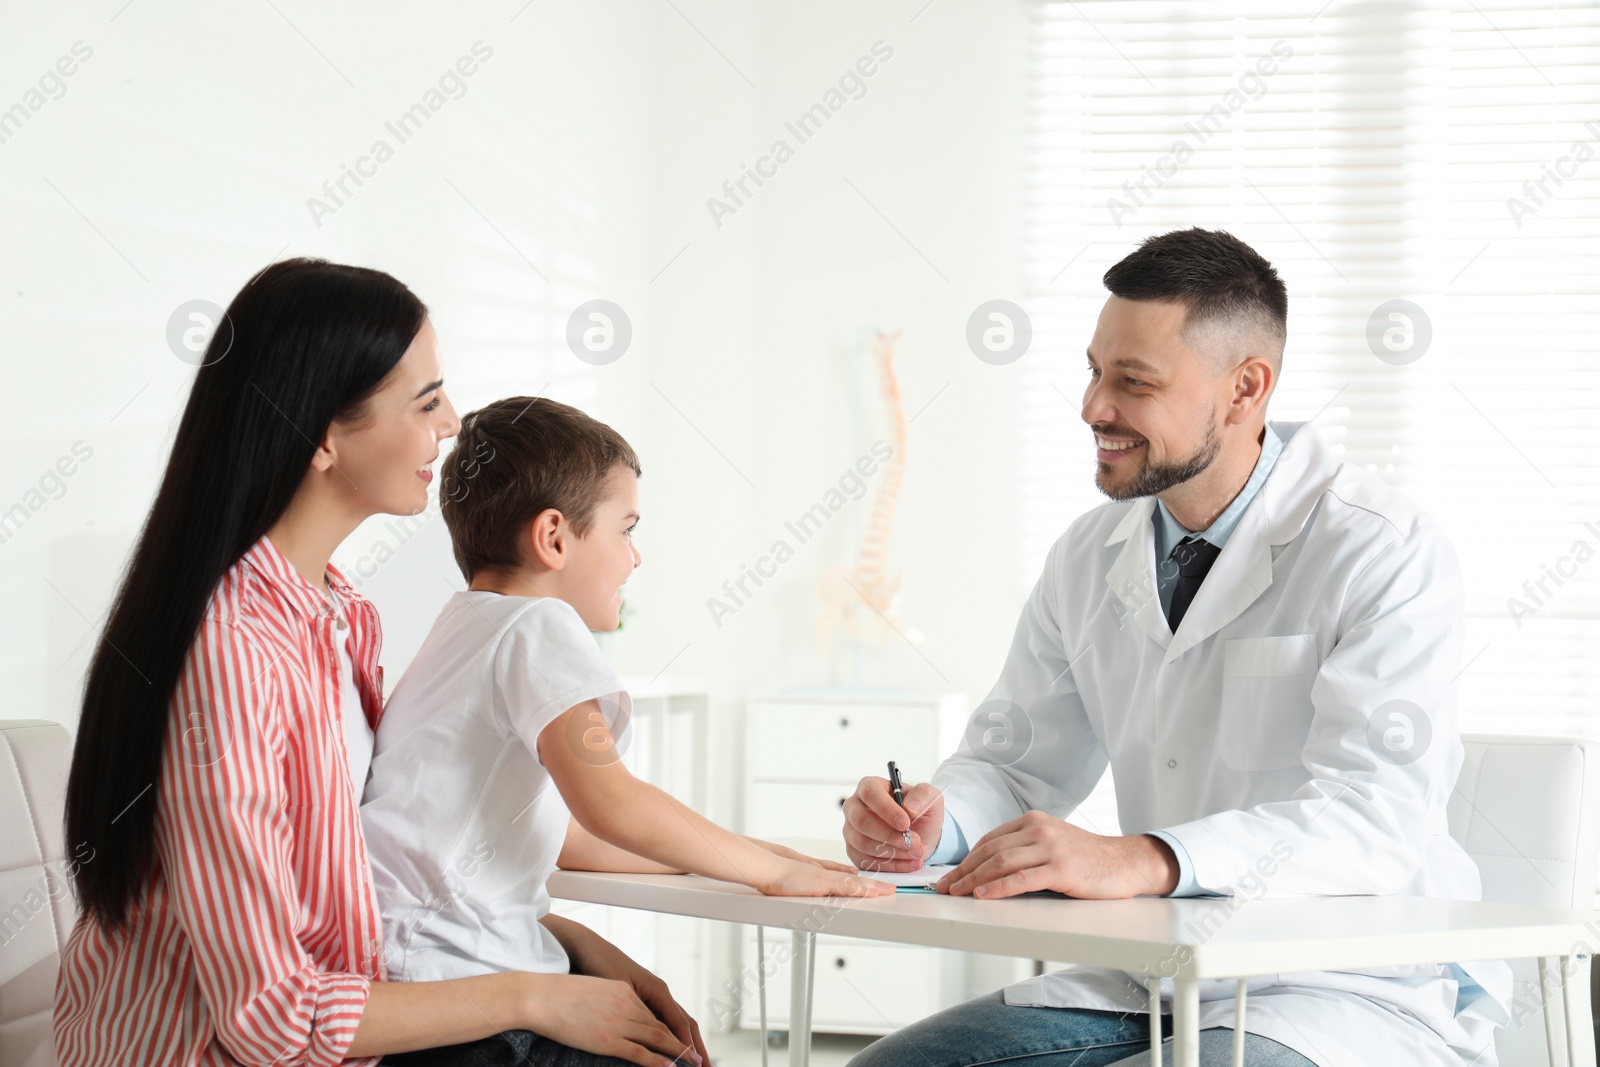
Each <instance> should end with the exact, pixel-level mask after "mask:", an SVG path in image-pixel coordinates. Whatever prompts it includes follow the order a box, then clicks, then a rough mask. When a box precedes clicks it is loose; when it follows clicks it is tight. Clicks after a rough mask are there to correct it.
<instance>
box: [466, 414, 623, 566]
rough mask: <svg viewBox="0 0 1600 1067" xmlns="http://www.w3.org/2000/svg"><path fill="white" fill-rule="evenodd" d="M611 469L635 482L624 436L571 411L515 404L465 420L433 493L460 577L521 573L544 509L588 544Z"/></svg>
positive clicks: (471, 415)
mask: <svg viewBox="0 0 1600 1067" xmlns="http://www.w3.org/2000/svg"><path fill="white" fill-rule="evenodd" d="M617 466H623V467H627V468H628V469H629V470H631V471H633V473H634V475H635V476H636V477H637V476H638V475H639V474H640V470H639V457H638V456H637V455H635V454H634V451H633V449H632V448H631V447H630V446H629V445H628V442H627V441H625V440H623V438H622V435H621V434H619V433H618V432H617V431H615V430H613V429H612V428H611V427H609V426H607V425H606V424H605V423H603V422H599V421H598V420H596V419H592V418H590V417H589V416H588V415H585V414H584V413H583V412H581V411H579V410H578V409H577V408H575V407H569V406H568V405H566V404H560V403H557V402H556V401H554V400H547V399H545V398H543V397H528V396H513V397H507V398H506V399H504V400H497V401H495V402H494V403H492V404H489V405H486V406H485V407H481V408H479V409H478V410H477V411H473V412H469V413H468V414H467V415H465V416H464V417H463V418H462V419H461V432H460V433H459V434H457V435H456V447H455V449H454V450H453V451H452V452H451V453H450V456H449V458H447V459H446V460H445V462H444V470H443V472H442V473H443V475H444V477H443V479H442V481H441V483H440V488H439V498H440V510H441V511H443V513H444V522H445V525H446V526H447V527H449V529H450V542H451V545H452V546H453V549H454V551H455V556H456V564H457V565H458V566H459V567H460V568H461V573H462V574H463V575H465V576H466V578H467V580H468V581H471V580H472V578H473V576H474V575H475V574H477V573H478V572H479V571H482V570H489V569H493V570H510V569H513V568H516V567H520V566H522V564H523V562H524V561H523V554H522V549H521V544H522V539H523V536H524V534H525V533H526V532H527V529H528V524H529V523H530V522H532V521H533V520H534V519H535V518H536V517H537V516H538V515H539V513H540V512H543V511H545V510H547V509H549V508H554V509H555V510H557V511H559V512H561V514H562V515H563V516H565V517H566V519H567V521H568V522H570V523H571V524H572V528H573V530H574V531H575V532H576V533H577V535H578V536H579V537H583V536H586V535H587V534H588V532H589V528H590V526H591V525H592V524H593V522H594V511H595V508H596V507H597V506H598V505H599V504H600V502H601V501H602V500H604V499H605V496H606V479H607V478H608V477H610V475H611V470H612V468H614V467H617Z"/></svg>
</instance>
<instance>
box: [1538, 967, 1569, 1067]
mask: <svg viewBox="0 0 1600 1067" xmlns="http://www.w3.org/2000/svg"><path fill="white" fill-rule="evenodd" d="M1560 962H1561V961H1560V960H1558V959H1556V958H1555V957H1554V956H1540V957H1539V1006H1540V1008H1542V1009H1543V1011H1542V1014H1543V1015H1544V1041H1545V1050H1546V1055H1548V1056H1549V1058H1550V1063H1551V1067H1560V1065H1561V1064H1564V1063H1566V1057H1565V1053H1564V1052H1563V1050H1564V1049H1565V1048H1566V1047H1567V1038H1566V1034H1565V1033H1564V1032H1563V1028H1562V1026H1561V1012H1560V1007H1561V1002H1560V1001H1559V1000H1558V999H1557V998H1556V995H1555V990H1557V989H1559V988H1561V967H1560Z"/></svg>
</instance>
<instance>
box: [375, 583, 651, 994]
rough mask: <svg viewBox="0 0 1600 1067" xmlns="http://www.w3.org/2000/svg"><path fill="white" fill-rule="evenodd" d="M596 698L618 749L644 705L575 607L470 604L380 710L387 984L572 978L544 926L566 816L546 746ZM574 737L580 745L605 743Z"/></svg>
mask: <svg viewBox="0 0 1600 1067" xmlns="http://www.w3.org/2000/svg"><path fill="white" fill-rule="evenodd" d="M593 699H599V701H600V706H601V708H602V711H603V715H604V717H605V720H606V725H607V726H609V727H610V728H611V730H612V731H613V733H614V734H615V735H616V736H617V740H618V744H619V745H620V744H621V738H622V734H623V733H624V731H625V730H626V727H627V721H628V717H629V715H630V713H631V710H632V702H631V700H630V698H629V697H628V694H627V693H626V692H624V691H623V688H622V683H621V682H619V681H618V680H617V677H616V674H615V673H614V672H613V671H612V670H611V667H610V665H608V664H607V663H606V661H605V660H604V659H603V658H602V657H601V655H600V650H599V648H598V647H597V646H596V644H595V640H594V636H593V635H592V634H591V633H590V632H589V630H588V628H587V627H586V626H584V624H583V620H582V619H580V618H579V617H578V613H577V611H576V610H574V609H573V607H572V605H570V604H568V603H567V602H566V601H564V600H558V599H555V598H553V597H515V596H501V595H500V594H498V593H485V592H465V593H457V594H456V595H455V596H453V597H451V598H450V601H449V602H448V603H447V604H446V605H445V607H444V610H443V611H441V612H440V613H439V618H438V619H437V620H436V621H435V622H434V624H433V629H432V631H430V632H429V634H428V637H427V640H425V641H424V642H423V643H422V648H421V649H420V650H418V652H417V655H416V658H415V659H414V660H412V662H411V666H410V667H409V668H407V670H406V673H405V675H404V677H402V678H401V679H400V684H399V685H398V686H396V687H395V691H394V695H393V696H392V697H390V699H389V703H388V706H387V708H386V709H385V710H384V713H383V719H382V721H381V722H380V724H379V726H378V738H377V748H376V750H375V752H374V754H373V758H372V773H371V776H370V778H369V780H368V783H367V790H366V795H365V798H364V800H363V802H362V805H361V825H362V829H363V830H364V831H365V834H366V838H367V853H368V855H369V856H370V857H371V860H372V875H373V883H374V885H375V887H376V888H377V891H378V901H379V903H380V904H381V906H382V908H383V927H384V942H385V950H386V961H385V962H386V964H387V966H388V971H389V977H390V978H392V979H394V980H396V981H438V980H442V979H447V978H464V977H468V976H471V975H475V974H490V973H494V972H497V971H510V970H519V971H534V972H544V973H565V972H566V971H567V970H568V961H567V955H566V952H565V951H564V950H563V949H562V948H561V945H560V944H559V943H558V942H557V941H556V939H555V938H554V937H553V936H551V934H550V933H549V932H548V931H547V930H545V928H544V927H543V926H542V925H541V924H540V923H539V919H540V918H541V917H542V916H544V915H545V914H546V913H548V912H549V910H550V895H549V893H548V892H547V891H546V889H545V881H546V879H548V877H549V875H550V872H551V871H552V870H554V869H555V864H556V857H557V856H558V855H559V854H560V852H561V845H562V843H563V841H564V840H565V838H566V832H567V819H568V813H567V806H566V803H565V802H564V801H563V800H562V799H561V794H560V792H559V791H558V790H557V789H556V787H555V784H554V783H553V782H552V781H551V780H550V775H549V773H548V772H547V771H546V770H545V769H544V766H543V765H542V764H541V763H540V762H539V758H538V755H537V751H538V749H537V746H538V742H539V734H540V732H541V731H543V730H544V728H545V727H546V726H548V725H550V723H551V722H552V721H553V720H555V719H556V718H557V717H559V716H560V715H561V714H562V713H563V712H565V711H566V710H567V709H569V708H571V707H573V706H575V705H577V704H581V703H582V702H584V701H586V700H593ZM576 726H577V728H576V729H575V730H574V731H573V733H574V735H575V736H573V737H572V738H571V739H570V743H571V744H575V745H579V746H584V745H585V744H586V742H588V741H592V740H593V735H592V734H590V735H587V736H586V735H585V732H584V724H582V723H578V724H576Z"/></svg>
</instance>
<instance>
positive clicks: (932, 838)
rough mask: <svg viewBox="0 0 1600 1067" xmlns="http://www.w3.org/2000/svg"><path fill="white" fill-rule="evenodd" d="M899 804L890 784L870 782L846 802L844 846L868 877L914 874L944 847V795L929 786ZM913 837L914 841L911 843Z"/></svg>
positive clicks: (883, 780) (911, 792)
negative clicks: (941, 838) (876, 873)
mask: <svg viewBox="0 0 1600 1067" xmlns="http://www.w3.org/2000/svg"><path fill="white" fill-rule="evenodd" d="M904 795H905V804H904V806H903V807H902V806H901V805H900V804H899V803H896V801H895V797H894V792H893V789H892V787H891V784H890V782H889V779H887V778H877V777H871V776H869V777H866V778H863V779H861V781H860V783H859V784H858V785H857V786H856V791H855V794H854V795H853V796H851V797H850V799H848V800H846V801H845V802H844V846H845V851H846V852H847V853H849V856H850V862H852V863H854V864H855V865H856V866H857V867H859V868H861V869H862V870H864V871H887V872H904V871H914V870H916V869H917V868H918V867H921V866H922V865H923V864H924V863H926V862H927V859H928V857H929V856H931V855H932V854H933V851H934V849H936V848H938V847H939V835H940V833H941V832H942V831H943V830H944V794H943V793H941V792H939V790H938V789H937V788H935V787H934V786H933V785H931V784H929V783H927V782H921V783H918V784H917V785H914V786H912V787H911V788H910V789H908V790H905V793H904ZM908 836H909V840H908Z"/></svg>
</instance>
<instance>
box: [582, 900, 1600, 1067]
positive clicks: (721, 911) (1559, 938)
mask: <svg viewBox="0 0 1600 1067" xmlns="http://www.w3.org/2000/svg"><path fill="white" fill-rule="evenodd" d="M550 894H551V896H554V897H559V898H562V899H566V900H580V901H586V902H589V903H593V904H609V905H612V906H615V907H623V908H639V909H643V910H646V911H655V912H666V913H669V914H673V915H689V916H695V917H697V918H702V919H716V920H719V921H721V922H731V923H748V924H752V925H757V926H770V927H788V928H789V929H790V930H791V931H792V951H793V955H792V958H791V961H790V963H791V968H792V971H791V973H792V975H793V979H792V984H791V986H790V1016H789V1017H790V1020H791V1023H790V1037H789V1063H790V1067H806V1063H807V1054H808V1053H809V1050H810V1044H811V1033H810V1023H809V1020H810V1013H809V1004H808V999H809V993H810V988H811V975H812V957H813V949H814V940H813V939H814V937H815V935H816V934H817V933H820V932H823V931H826V932H827V933H829V934H834V935H839V936H843V937H862V938H871V939H874V940H878V941H901V942H905V943H908V944H915V945H932V946H936V947H939V948H950V949H957V950H961V951H969V952H987V953H993V954H995V955H1005V956H1018V957H1023V958H1026V959H1051V960H1063V961H1066V962H1069V963H1076V964H1083V965H1086V966H1095V967H1110V968H1115V969H1117V970H1122V971H1129V972H1132V973H1135V974H1137V973H1147V974H1158V975H1166V976H1170V977H1172V978H1174V980H1175V983H1174V984H1175V987H1176V992H1175V995H1174V998H1173V1006H1172V1011H1173V1031H1174V1039H1175V1047H1174V1049H1173V1062H1174V1065H1175V1067H1197V1064H1198V1059H1199V1048H1198V1041H1199V1036H1198V1035H1199V985H1198V982H1199V980H1200V979H1203V978H1234V979H1241V981H1240V983H1239V988H1240V993H1241V995H1242V993H1243V987H1244V983H1243V981H1242V979H1244V978H1247V977H1249V976H1252V975H1258V974H1271V973H1275V972H1279V971H1315V970H1339V969H1351V968H1358V967H1382V966H1399V965H1404V964H1413V963H1435V962H1443V961H1449V960H1476V959H1497V958H1499V959H1519V958H1527V957H1537V958H1538V959H1539V960H1540V974H1541V978H1543V977H1544V974H1545V971H1546V969H1547V968H1548V967H1554V966H1555V965H1556V961H1557V960H1559V961H1560V963H1561V965H1562V967H1563V969H1565V968H1566V967H1567V966H1569V965H1570V966H1571V967H1572V968H1573V973H1572V976H1571V977H1570V978H1568V979H1566V980H1565V981H1564V982H1559V981H1551V982H1548V983H1547V982H1541V995H1543V996H1546V997H1554V996H1559V997H1560V998H1561V999H1562V1001H1563V1002H1564V1006H1565V1009H1566V1010H1565V1016H1566V1019H1567V1027H1566V1033H1565V1035H1564V1036H1563V1035H1562V1034H1561V1033H1559V1032H1558V1031H1557V1027H1556V1023H1555V1021H1554V1019H1555V1013H1554V1012H1552V1011H1549V1010H1547V1011H1546V1013H1545V1018H1546V1025H1547V1027H1548V1028H1549V1033H1548V1035H1547V1036H1548V1037H1549V1040H1550V1042H1551V1045H1552V1049H1551V1062H1552V1063H1559V1062H1561V1060H1560V1058H1559V1057H1558V1055H1557V1053H1556V1049H1558V1048H1560V1047H1561V1046H1562V1045H1565V1049H1566V1062H1567V1063H1568V1064H1570V1065H1571V1067H1595V1053H1594V1038H1593V1034H1592V1032H1591V1031H1590V1029H1589V957H1588V956H1587V955H1584V954H1576V955H1574V954H1573V953H1574V949H1575V948H1581V947H1582V946H1584V945H1586V944H1587V943H1588V940H1589V939H1590V938H1591V937H1592V935H1591V934H1590V933H1589V931H1587V930H1586V929H1585V928H1584V923H1586V922H1590V921H1593V920H1594V919H1595V918H1596V913H1594V912H1587V911H1565V910H1559V909H1554V908H1529V907H1522V906H1519V905H1512V904H1482V903H1470V902H1463V901H1445V900H1423V899H1419V898H1416V897H1316V898H1304V899H1294V900H1260V901H1252V902H1246V903H1242V904H1241V905H1240V906H1239V908H1238V910H1237V911H1236V912H1234V913H1233V914H1232V915H1231V917H1229V918H1228V919H1227V920H1226V921H1225V922H1222V923H1221V924H1220V926H1219V925H1218V923H1217V922H1216V921H1215V919H1212V920H1210V921H1209V922H1208V923H1207V924H1206V926H1204V927H1201V929H1202V930H1207V929H1208V930H1209V931H1210V934H1209V936H1205V935H1204V934H1201V935H1199V936H1197V934H1196V933H1195V932H1194V929H1193V928H1191V927H1190V926H1188V925H1187V924H1189V923H1191V922H1192V923H1195V924H1196V925H1199V924H1200V922H1201V920H1202V919H1203V918H1204V917H1206V916H1208V915H1210V914H1211V913H1212V912H1213V911H1214V909H1216V908H1217V902H1216V901H1215V900H1203V899H1200V900H1196V899H1190V900H1172V899H1168V898H1161V897H1140V898H1137V899H1134V900H1067V899H1063V898H1060V897H1025V898H1020V899H1011V900H995V901H980V900H975V899H973V898H971V897H947V896H934V895H930V894H921V893H914V894H908V893H901V894H897V895H895V896H892V897H878V898H875V899H870V900H856V899H846V900H841V899H837V898H833V899H824V898H798V897H763V896H761V895H760V894H758V893H756V892H755V891H754V890H752V889H748V888H746V887H744V886H739V885H732V884H729V883H726V882H717V881H713V880H711V879H707V878H698V877H695V876H692V875H642V874H586V873H581V872H575V871H557V872H556V873H554V874H552V875H551V876H550ZM1569 955H1570V956H1571V962H1570V964H1569V962H1568V957H1569ZM1150 986H1151V995H1152V997H1153V998H1154V997H1156V996H1157V995H1158V993H1159V983H1158V982H1154V981H1152V982H1151V983H1150ZM1154 1006H1155V1007H1156V1008H1158V1009H1159V1002H1158V1001H1157V1002H1156V1003H1155V1005H1154ZM1241 1006H1242V1007H1243V1008H1244V1010H1245V1011H1248V1010H1249V1008H1248V1004H1244V1005H1241ZM1546 1007H1547V1009H1548V1008H1549V1005H1548V1004H1547V1005H1546ZM1151 1030H1152V1035H1151V1044H1152V1048H1154V1047H1155V1046H1156V1045H1157V1043H1158V1042H1159V1040H1160V1037H1159V1026H1153V1027H1152V1028H1151ZM1241 1034H1242V1032H1241ZM1242 1040H1243V1039H1242V1036H1241V1037H1240V1038H1239V1039H1238V1040H1237V1041H1236V1043H1235V1052H1234V1055H1235V1062H1236V1063H1237V1062H1239V1059H1238V1057H1239V1056H1240V1055H1241V1052H1242ZM1155 1062H1157V1063H1159V1062H1160V1061H1159V1059H1157V1060H1156V1061H1155Z"/></svg>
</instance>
